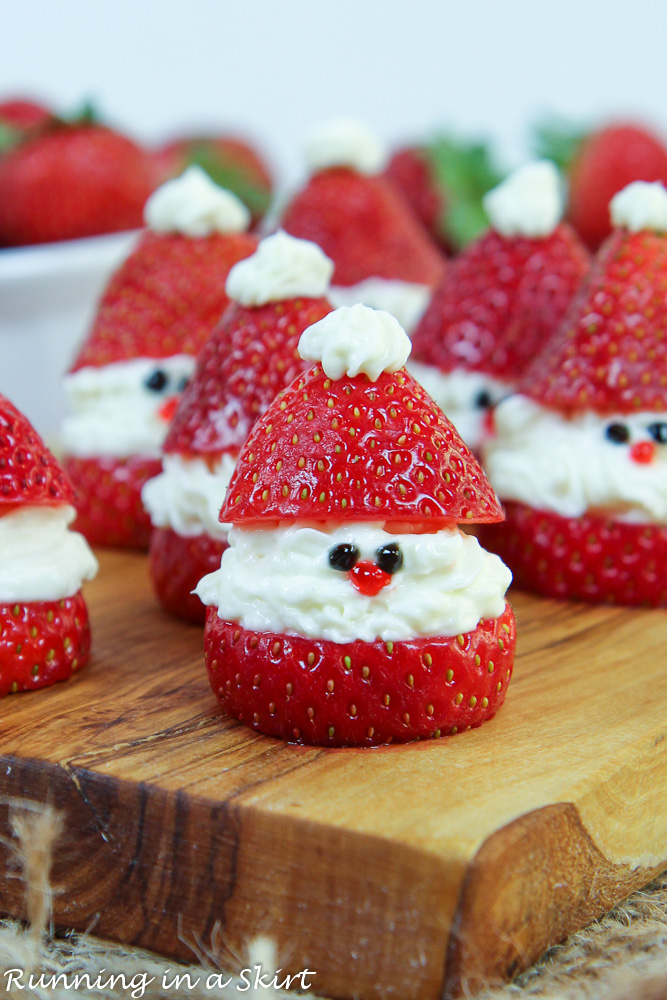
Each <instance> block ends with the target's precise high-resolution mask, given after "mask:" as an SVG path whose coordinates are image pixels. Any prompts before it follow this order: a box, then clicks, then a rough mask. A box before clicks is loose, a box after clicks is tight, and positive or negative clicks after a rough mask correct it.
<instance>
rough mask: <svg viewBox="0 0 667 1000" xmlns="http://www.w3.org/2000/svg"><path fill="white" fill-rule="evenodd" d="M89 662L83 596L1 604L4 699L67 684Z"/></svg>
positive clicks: (0, 674) (1, 686) (0, 670)
mask: <svg viewBox="0 0 667 1000" xmlns="http://www.w3.org/2000/svg"><path fill="white" fill-rule="evenodd" d="M89 656H90V628H89V624H88V611H87V609H86V604H85V602H84V599H83V597H82V595H81V592H80V591H79V592H78V593H77V594H75V595H74V596H73V597H65V598H64V599H63V600H61V601H34V602H27V603H18V604H0V697H2V696H3V695H6V694H13V693H15V692H16V691H33V690H35V689H36V688H41V687H47V686H48V685H50V684H55V683H56V682H57V681H65V680H67V678H68V677H71V675H72V674H73V673H74V672H75V671H77V670H80V669H81V667H83V666H85V664H86V663H87V662H88V659H89Z"/></svg>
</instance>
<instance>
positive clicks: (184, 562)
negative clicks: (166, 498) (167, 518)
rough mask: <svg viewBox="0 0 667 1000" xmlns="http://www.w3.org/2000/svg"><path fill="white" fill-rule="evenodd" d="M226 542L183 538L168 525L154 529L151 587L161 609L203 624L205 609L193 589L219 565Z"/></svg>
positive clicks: (207, 537) (199, 537) (203, 536)
mask: <svg viewBox="0 0 667 1000" xmlns="http://www.w3.org/2000/svg"><path fill="white" fill-rule="evenodd" d="M226 548H227V543H226V542H221V541H218V540H217V539H215V538H210V537H209V536H208V535H197V536H195V537H194V538H185V537H183V535H178V534H176V532H175V531H172V530H171V528H154V529H153V533H152V535H151V543H150V553H149V567H150V574H151V579H152V581H153V588H154V590H155V593H156V595H157V598H158V600H159V602H160V604H161V605H162V607H163V608H164V610H165V611H166V612H167V613H168V614H170V615H175V617H176V618H182V619H183V620H184V621H187V622H192V623H193V624H194V625H203V624H204V622H205V621H206V608H205V607H204V605H203V604H202V602H201V601H200V599H199V598H198V597H197V595H196V594H193V593H192V591H193V590H194V589H195V587H196V586H197V584H198V583H199V581H200V580H201V578H202V577H203V576H206V575H207V574H208V573H213V572H214V570H216V569H219V568H220V560H221V558H222V553H223V552H224V551H225V549H226Z"/></svg>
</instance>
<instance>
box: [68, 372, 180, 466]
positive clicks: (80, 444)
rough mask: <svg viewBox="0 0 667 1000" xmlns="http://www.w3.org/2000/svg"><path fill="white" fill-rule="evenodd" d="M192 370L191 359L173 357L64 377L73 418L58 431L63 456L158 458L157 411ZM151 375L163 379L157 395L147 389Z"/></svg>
mask: <svg viewBox="0 0 667 1000" xmlns="http://www.w3.org/2000/svg"><path fill="white" fill-rule="evenodd" d="M194 367H195V359H194V358H193V357H191V356H190V355H188V354H176V355H174V356H173V357H170V358H133V359H132V360H131V361H116V362H114V363H113V364H110V365H104V366H102V367H100V368H95V367H93V366H88V367H86V368H80V369H79V371H77V372H74V373H73V374H71V375H66V376H65V379H64V382H63V385H64V390H65V395H66V397H67V400H68V403H69V407H70V409H71V410H72V411H73V412H72V414H71V415H70V416H68V417H65V420H64V421H63V425H62V431H61V440H62V443H63V447H64V449H65V451H66V452H68V453H69V454H70V455H75V456H77V457H80V458H87V457H94V456H96V455H109V456H112V457H116V458H127V457H128V456H129V455H155V456H157V455H159V453H160V448H161V446H162V442H163V441H164V438H165V435H166V433H167V430H168V429H169V423H168V421H166V420H164V419H163V418H162V417H161V416H160V413H159V411H160V409H161V408H162V406H164V403H165V401H166V400H167V399H168V398H169V397H170V396H173V395H174V394H175V393H177V392H179V391H180V389H181V384H182V381H183V380H184V379H188V378H190V376H191V375H192V373H193V371H194ZM156 371H161V372H163V373H164V375H165V377H166V383H165V386H164V388H162V389H161V390H160V391H155V390H152V389H149V388H147V386H146V382H147V380H148V379H149V378H150V377H151V375H153V373H154V372H156Z"/></svg>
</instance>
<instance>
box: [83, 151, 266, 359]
mask: <svg viewBox="0 0 667 1000" xmlns="http://www.w3.org/2000/svg"><path fill="white" fill-rule="evenodd" d="M144 218H145V221H146V224H147V226H148V229H147V230H146V232H145V233H144V234H143V235H142V236H141V238H140V239H139V242H138V244H137V246H136V247H135V249H134V251H133V252H132V253H131V254H130V256H129V257H128V258H127V259H126V260H125V262H124V263H123V264H122V265H121V266H120V268H119V269H118V270H117V271H116V272H115V273H114V275H113V276H112V278H111V280H110V282H109V284H108V285H107V287H106V289H105V291H104V294H103V296H102V299H101V301H100V304H99V308H98V311H97V315H96V317H95V320H94V322H93V326H92V329H91V331H90V333H89V335H88V337H87V339H86V341H85V343H84V344H83V347H82V348H81V350H80V352H79V354H78V356H77V358H76V360H75V362H74V364H73V365H72V368H71V371H72V372H75V371H77V370H78V369H79V368H83V367H85V366H93V367H101V366H103V365H108V364H111V363H113V362H116V361H127V360H130V359H132V358H139V357H145V358H165V357H171V356H172V355H175V354H191V355H196V354H197V353H198V352H199V350H200V348H201V347H202V346H203V344H204V343H205V342H206V339H207V337H208V335H209V334H210V332H211V330H212V329H213V327H214V325H215V324H216V322H217V321H218V320H219V318H220V316H221V314H222V312H223V311H224V309H225V307H226V306H227V303H228V298H227V295H226V293H225V279H226V277H227V274H228V272H229V269H230V268H231V267H232V266H233V265H234V264H235V263H236V262H237V261H239V260H242V259H243V258H244V257H247V256H249V254H251V253H252V252H253V250H254V249H255V247H256V246H257V239H256V237H254V236H251V235H250V234H249V233H247V232H246V231H245V230H246V229H247V227H248V224H249V222H250V213H249V212H248V210H247V208H246V207H245V205H244V204H243V203H242V202H241V201H239V199H238V198H236V196H235V195H233V194H232V193H231V192H230V191H225V190H224V189H223V188H220V187H218V186H217V185H216V184H214V183H213V181H212V180H210V178H209V177H208V175H207V174H205V173H204V171H203V170H201V168H200V167H188V169H187V170H186V171H185V172H184V173H183V174H182V175H181V177H178V178H176V179H175V180H170V181H167V182H166V183H165V184H163V185H162V186H161V187H159V188H158V189H157V190H156V191H154V192H153V194H152V195H151V197H150V198H149V199H148V201H147V202H146V206H145V209H144Z"/></svg>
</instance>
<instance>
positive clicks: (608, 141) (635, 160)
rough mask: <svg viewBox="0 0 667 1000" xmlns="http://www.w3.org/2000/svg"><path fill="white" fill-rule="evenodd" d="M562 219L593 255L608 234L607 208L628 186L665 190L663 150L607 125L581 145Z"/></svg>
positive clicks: (636, 129) (645, 135)
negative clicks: (645, 184)
mask: <svg viewBox="0 0 667 1000" xmlns="http://www.w3.org/2000/svg"><path fill="white" fill-rule="evenodd" d="M569 181H570V198H569V209H568V218H569V220H570V222H571V223H572V225H573V226H574V228H575V229H576V230H577V232H578V233H579V235H580V236H581V238H582V240H583V241H584V242H585V243H586V244H587V245H588V246H589V247H590V248H591V249H592V250H597V248H598V247H599V246H600V244H601V243H602V242H603V240H604V239H606V237H607V236H608V235H609V233H610V232H611V222H610V218H609V202H610V201H611V199H612V197H613V195H615V194H616V192H617V191H621V190H622V189H623V188H624V187H626V185H628V184H630V183H631V182H632V181H662V183H663V184H665V185H667V147H665V146H664V145H663V143H662V142H660V140H659V139H657V138H656V137H655V136H654V135H652V134H651V133H650V132H648V131H647V130H646V129H645V128H642V127H640V126H638V125H634V124H613V125H609V126H608V127H607V128H604V129H602V130H601V131H599V132H595V133H593V134H592V135H590V136H588V138H587V139H586V140H585V141H584V143H583V145H582V146H581V148H580V149H579V151H578V153H577V154H576V156H575V158H574V160H573V161H572V164H571V166H570V172H569Z"/></svg>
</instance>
